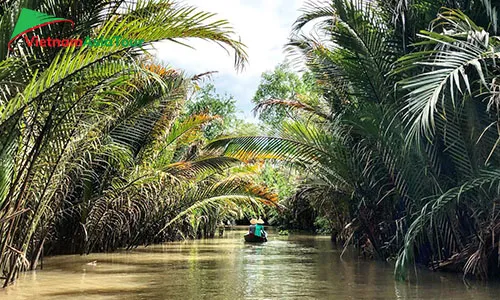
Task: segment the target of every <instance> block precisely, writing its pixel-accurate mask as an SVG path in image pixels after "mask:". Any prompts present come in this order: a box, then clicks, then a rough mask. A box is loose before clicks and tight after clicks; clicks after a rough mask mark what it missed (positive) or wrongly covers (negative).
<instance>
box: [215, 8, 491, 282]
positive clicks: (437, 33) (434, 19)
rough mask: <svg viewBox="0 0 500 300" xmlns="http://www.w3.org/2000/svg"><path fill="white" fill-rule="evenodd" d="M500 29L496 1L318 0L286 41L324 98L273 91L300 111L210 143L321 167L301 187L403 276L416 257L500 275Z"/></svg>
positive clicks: (340, 228) (345, 235)
mask: <svg viewBox="0 0 500 300" xmlns="http://www.w3.org/2000/svg"><path fill="white" fill-rule="evenodd" d="M442 6H445V7H448V8H442ZM311 23H312V24H314V28H316V30H317V31H318V32H317V33H316V34H314V33H313V34H308V33H305V32H304V31H303V30H302V29H303V28H304V27H305V26H308V25H309V24H311ZM498 29H499V26H498V8H496V7H495V6H494V3H493V2H492V1H488V0H482V1H446V0H443V1H426V0H412V1H408V0H404V1H403V0H391V1H368V0H366V1H362V0H331V1H326V2H321V3H319V2H318V3H317V2H314V1H312V2H309V3H308V5H307V6H306V7H305V8H304V11H303V14H302V15H301V16H300V17H299V18H298V19H297V21H296V23H295V26H294V29H293V33H292V37H291V40H290V42H289V44H288V46H287V50H288V51H289V52H290V54H291V55H293V56H294V57H296V58H297V59H300V60H302V62H303V63H305V64H306V65H307V68H308V70H309V72H311V73H312V74H313V76H314V77H315V79H316V83H317V88H318V89H320V90H321V94H322V97H319V99H318V101H314V99H312V100H313V101H310V102H309V103H308V99H307V98H306V99H301V101H300V102H301V104H299V103H297V101H294V99H290V101H275V102H274V103H270V105H268V106H269V107H270V106H280V107H282V106H284V107H286V109H295V110H297V111H301V114H299V115H298V116H300V118H298V119H297V118H295V119H291V120H288V121H287V122H284V124H283V125H282V126H281V128H280V130H279V132H277V133H276V134H275V135H273V136H245V137H230V138H221V139H218V140H216V141H214V142H212V143H211V144H210V145H209V148H210V149H221V150H223V151H224V154H225V156H226V157H233V158H239V159H242V160H245V161H247V160H252V159H270V160H274V161H284V162H286V163H288V164H291V165H293V166H294V167H296V168H297V169H298V170H301V172H303V173H304V174H309V176H307V180H305V181H304V182H303V183H302V186H301V187H299V189H298V191H299V192H298V193H299V194H298V195H301V196H304V195H305V194H306V195H307V197H309V199H311V200H310V201H314V202H315V203H316V204H315V206H316V207H323V208H324V211H323V212H322V215H323V216H324V218H325V219H326V220H329V221H330V222H331V224H332V227H333V228H334V232H333V233H334V235H335V236H336V237H337V238H338V239H340V240H345V241H346V244H349V243H351V242H352V243H355V244H357V245H359V246H360V247H361V248H362V249H365V250H368V251H370V252H372V253H373V255H374V256H376V257H378V258H380V259H394V260H396V270H395V274H396V275H397V277H399V278H405V277H406V276H407V274H408V272H409V270H412V268H411V266H412V265H413V264H414V263H418V264H423V265H425V266H427V267H429V268H432V269H453V270H461V271H463V272H464V274H473V275H475V276H478V277H481V278H487V277H488V276H491V275H493V274H498V273H500V269H499V268H498V265H499V256H498V249H499V242H498V241H499V240H500V219H499V216H500V214H498V211H499V208H498V206H497V204H498V201H499V200H500V198H499V196H500V165H499V164H500V155H499V153H500V150H499V147H498V146H499V143H500V126H499V123H498V122H499V120H500V114H499V98H498V91H499V90H500V89H499V86H498V76H499V74H500V70H499V68H498V65H499V64H498V57H499V55H500V43H499V38H498V36H497V34H498ZM283 100H286V99H283ZM264 109H266V108H264ZM313 199H314V200H313Z"/></svg>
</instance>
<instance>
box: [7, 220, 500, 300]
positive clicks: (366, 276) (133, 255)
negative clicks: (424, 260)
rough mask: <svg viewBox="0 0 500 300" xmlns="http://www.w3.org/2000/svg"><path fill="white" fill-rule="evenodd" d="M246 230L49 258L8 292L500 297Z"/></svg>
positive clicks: (295, 238) (446, 277)
mask: <svg viewBox="0 0 500 300" xmlns="http://www.w3.org/2000/svg"><path fill="white" fill-rule="evenodd" d="M243 234H244V229H241V228H240V229H239V230H232V231H226V232H225V234H224V237H222V238H215V239H207V240H196V241H184V242H176V243H168V244H164V245H155V246H149V247H146V248H139V249H135V250H133V251H128V252H127V251H121V252H116V253H112V254H92V255H87V256H79V255H71V256H56V257H50V258H46V259H45V261H44V269H43V270H39V271H36V272H28V273H25V274H22V276H21V278H20V279H19V280H18V281H17V282H16V283H15V284H14V285H12V286H10V287H8V288H7V289H5V290H0V299H12V300H20V299H72V300H80V299H120V300H125V299H154V300H156V299H259V300H262V299H468V300H471V299H499V298H500V283H488V284H483V283H477V282H473V283H470V282H469V283H468V284H466V283H464V282H463V281H462V279H461V276H458V275H456V274H443V273H433V272H427V271H421V272H420V273H419V276H418V281H416V282H412V283H410V284H409V283H401V282H395V281H394V278H393V273H392V271H393V267H392V265H391V264H389V263H384V262H376V261H371V260H364V259H362V258H359V257H358V256H357V255H356V253H355V252H351V253H348V254H347V255H345V256H344V257H343V259H341V258H340V253H341V251H340V250H339V249H337V248H336V247H334V246H333V245H332V244H331V242H330V240H329V238H328V237H323V236H306V235H290V236H284V237H281V236H278V235H276V234H273V233H271V235H270V240H269V242H267V243H265V244H245V243H244V241H243V237H242V236H243ZM93 261H96V263H95V264H90V265H89V264H88V263H89V262H93Z"/></svg>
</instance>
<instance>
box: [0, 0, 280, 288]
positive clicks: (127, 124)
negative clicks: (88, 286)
mask: <svg viewBox="0 0 500 300" xmlns="http://www.w3.org/2000/svg"><path fill="white" fill-rule="evenodd" d="M0 6H1V7H0V8H1V9H0V11H1V13H2V14H1V17H0V27H1V29H2V30H1V32H2V35H1V36H0V57H1V58H0V77H1V80H0V82H1V83H0V84H1V87H0V90H1V91H2V92H1V93H0V94H1V95H0V170H1V172H0V232H1V233H0V270H1V272H2V277H3V278H5V284H4V285H7V284H8V283H10V282H12V281H13V280H14V279H15V278H16V275H17V274H18V273H19V272H20V271H22V270H24V269H26V268H35V267H36V265H37V261H38V258H39V257H40V256H41V255H42V252H43V251H44V250H43V249H44V245H45V243H46V242H47V241H51V244H52V245H55V244H57V241H56V240H55V239H56V238H68V236H67V235H66V234H76V237H74V240H77V242H75V243H73V244H72V246H71V247H73V248H72V250H71V249H65V250H64V251H75V252H77V251H82V249H85V250H87V251H90V250H105V249H112V248H116V247H119V246H124V245H125V246H134V245H137V244H140V243H144V242H146V241H145V240H146V239H148V238H149V237H150V236H152V234H150V235H149V236H148V237H145V238H142V239H137V237H138V236H140V235H141V231H140V230H139V229H138V228H142V226H140V225H138V224H139V223H138V222H143V224H144V223H146V222H149V224H150V225H149V227H147V228H148V230H156V232H155V234H157V233H158V231H159V230H160V229H161V228H158V227H161V224H165V223H166V222H168V219H161V218H165V217H166V216H169V217H168V218H173V217H174V216H175V214H176V213H179V212H181V211H182V210H184V209H186V208H188V207H189V206H190V205H191V206H192V205H193V203H195V202H196V201H202V200H204V199H210V197H212V198H213V197H217V196H218V197H220V199H219V200H221V201H222V200H226V201H225V203H228V202H227V200H228V199H230V198H231V197H224V195H225V194H224V191H226V192H230V194H231V195H234V194H236V193H237V188H236V187H235V186H234V185H233V188H232V189H231V188H229V186H228V188H227V189H226V190H224V189H216V190H214V191H213V194H208V195H207V196H205V197H202V196H200V197H194V196H192V197H189V201H190V202H189V201H187V203H185V202H179V200H177V202H175V201H172V202H170V201H169V199H168V198H167V197H166V196H165V195H166V194H167V195H168V193H166V192H164V191H162V190H161V189H163V188H165V186H166V185H167V186H168V185H169V182H170V185H172V182H171V181H170V180H177V181H179V180H180V179H182V178H183V177H182V176H185V175H183V174H186V173H187V174H190V176H194V175H199V176H201V174H205V176H207V174H210V172H211V173H212V175H211V176H215V175H214V174H215V173H217V172H220V171H221V170H222V169H225V168H227V167H229V166H232V165H234V164H235V163H236V162H235V161H234V160H228V159H220V158H212V159H210V158H206V159H202V158H200V159H199V160H197V161H195V162H192V163H188V162H184V167H183V168H182V169H181V170H179V168H180V166H181V165H171V166H170V165H169V164H161V163H160V164H159V165H157V166H154V163H153V162H152V161H148V159H147V158H148V155H151V153H153V154H154V155H157V156H164V157H167V156H168V153H167V154H165V153H166V152H169V151H170V150H169V149H168V147H169V143H173V142H174V141H175V140H176V139H178V138H179V136H182V135H183V134H182V133H183V131H182V130H191V129H189V128H196V126H199V125H200V124H202V123H204V122H207V121H210V120H209V118H206V117H203V116H198V117H194V118H193V119H190V120H188V123H189V124H184V125H182V124H175V119H176V115H177V114H178V108H176V107H175V106H176V105H179V103H182V99H183V98H184V97H185V95H186V90H187V89H188V88H189V85H190V79H189V78H186V77H185V76H183V75H181V74H179V72H176V71H174V70H172V69H168V68H164V67H158V66H156V65H155V64H152V63H151V62H150V61H149V59H148V58H147V57H148V54H147V50H148V49H149V48H150V47H151V46H152V45H153V44H154V43H156V42H159V41H165V40H166V41H174V42H180V43H184V41H183V40H185V39H189V38H199V39H204V40H209V41H213V42H216V43H218V44H220V45H222V46H223V47H228V48H230V49H232V50H234V53H235V66H236V67H237V68H240V67H242V66H243V64H244V62H245V61H246V53H245V50H244V46H243V44H241V42H239V41H237V40H235V39H233V38H232V36H233V31H232V29H231V28H230V27H229V25H228V23H227V22H226V21H224V20H213V17H214V14H210V13H205V12H198V11H197V10H196V9H194V8H193V7H189V6H184V5H179V4H177V3H175V2H173V1H169V0H166V1H140V2H137V1H121V0H120V1H108V0H95V1H72V0H69V1H57V2H55V1H44V0H40V1H30V2H29V3H25V2H24V1H9V2H3V3H2V4H0ZM22 7H27V8H30V9H35V10H39V11H43V12H47V13H49V14H53V15H56V16H58V17H65V18H69V19H71V20H73V21H74V22H75V24H76V26H75V28H74V30H73V29H71V28H69V27H65V26H64V25H63V24H61V25H60V26H59V25H58V24H56V25H53V26H51V27H44V28H42V29H38V30H39V31H38V32H37V34H40V35H44V34H47V33H51V34H55V33H57V34H59V35H60V36H61V37H83V36H87V35H89V36H91V37H100V38H110V37H113V36H125V37H131V38H134V39H137V40H143V41H144V44H143V47H140V48H139V47H132V46H121V45H113V46H109V47H81V48H77V47H69V48H64V49H57V48H44V49H41V48H35V47H33V48H30V47H27V46H26V45H24V44H22V43H17V44H16V45H15V46H14V49H13V50H12V51H7V49H8V48H7V43H8V41H9V37H10V34H9V33H10V32H11V31H12V30H13V27H14V23H13V20H15V19H16V17H17V16H18V15H19V13H20V10H21V8H22ZM183 126H184V127H183ZM183 128H184V129H183ZM186 128H187V129H186ZM164 139H165V140H164ZM159 141H162V142H159ZM155 143H156V148H155V147H154V145H155ZM160 147H165V148H167V150H165V151H164V149H159V148H160ZM148 151H149V152H148ZM155 153H156V154H155ZM162 162H163V161H162ZM164 162H171V163H172V161H171V160H169V159H165V160H164ZM162 168H163V169H162ZM176 170H177V171H176ZM207 172H208V173H207ZM206 173H207V174H206ZM179 176H180V177H179ZM195 177H196V176H195ZM195 182H196V181H195ZM200 182H201V183H204V182H205V181H203V180H202V181H200ZM186 184H187V185H192V184H193V183H191V181H188V183H186ZM240 186H241V187H242V188H240V191H241V193H240V194H239V195H241V196H242V195H246V198H245V199H247V200H248V199H250V200H251V199H265V198H266V197H267V198H269V199H272V194H265V193H264V194H262V193H261V194H256V193H255V191H248V190H247V189H244V188H243V187H244V185H238V186H237V187H240ZM155 189H156V190H155ZM242 189H243V190H242ZM185 190H187V188H186V186H185V185H181V186H179V189H171V190H170V191H171V192H173V193H179V192H183V191H185ZM153 192H156V194H155V193H153ZM252 195H255V196H256V198H252V197H249V196H252ZM235 197H236V196H235ZM236 198H238V197H236ZM181 200H182V199H181ZM214 201H215V200H214ZM251 201H254V200H251ZM208 202H210V201H208ZM215 202H216V203H220V201H219V202H217V201H215ZM175 203H178V204H180V205H181V206H178V207H177V208H175V205H176V204H175ZM189 203H190V204H189ZM210 203H211V202H210ZM231 203H234V202H231ZM186 206H187V207H186ZM171 207H174V208H173V209H171ZM155 209H156V210H157V211H156V214H154V211H152V210H155ZM162 209H163V211H161V210H162ZM167 209H170V211H169V212H166V210H167ZM191 211H194V210H193V209H191ZM146 212H147V213H150V214H147V213H146ZM152 215H154V216H155V217H156V218H157V220H158V223H156V224H154V223H153V222H154V220H150V219H148V218H150V217H151V216H152ZM75 216H78V218H77V219H76V220H75V219H74V217H75ZM72 222H75V223H72ZM162 222H163V223H162ZM75 224H76V226H75ZM61 226H62V227H61ZM108 226H115V228H118V229H117V230H116V232H115V231H113V232H112V233H110V234H111V238H110V239H109V240H107V241H106V242H103V241H105V240H106V239H107V238H108V237H110V235H109V234H108V232H105V231H106V229H104V228H108ZM155 226H156V229H155ZM65 227H67V228H68V229H71V228H73V229H74V228H75V227H76V228H78V231H76V232H75V231H64V232H63V231H61V230H60V228H65ZM82 233H83V234H82ZM80 238H81V239H80ZM165 238H166V237H165V236H164V237H163V240H164V239H165ZM168 238H171V237H170V236H169V237H168ZM156 240H161V239H156ZM59 241H60V240H59ZM59 246H60V245H59Z"/></svg>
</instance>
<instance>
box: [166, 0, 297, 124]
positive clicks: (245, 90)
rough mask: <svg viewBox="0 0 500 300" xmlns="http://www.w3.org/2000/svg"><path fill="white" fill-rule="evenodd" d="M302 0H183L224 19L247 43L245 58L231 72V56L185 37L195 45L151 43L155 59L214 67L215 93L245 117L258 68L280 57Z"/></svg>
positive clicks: (193, 70)
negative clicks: (232, 102)
mask: <svg viewBox="0 0 500 300" xmlns="http://www.w3.org/2000/svg"><path fill="white" fill-rule="evenodd" d="M303 2H304V0H187V1H184V3H186V4H188V5H193V6H195V7H198V8H199V9H200V10H203V11H208V12H214V13H217V17H216V18H218V19H227V20H228V21H229V22H230V24H231V25H232V26H233V28H234V31H235V32H236V34H237V35H239V36H240V38H241V41H242V42H243V43H244V44H245V45H246V46H247V52H248V55H249V63H248V65H247V66H246V67H245V69H244V70H243V71H242V72H240V73H237V72H236V71H235V70H234V66H233V56H230V55H228V53H227V52H226V51H224V50H223V49H221V47H220V46H218V45H216V44H211V43H209V42H205V41H195V40H191V41H188V44H189V45H191V46H193V47H194V48H195V49H194V50H193V49H189V48H186V47H183V46H180V45H176V44H173V43H169V42H164V43H161V44H159V45H157V46H156V48H157V52H156V55H157V57H158V58H159V59H161V60H163V61H165V62H166V63H169V64H170V65H172V66H173V67H175V68H180V69H184V70H186V71H187V72H188V73H190V74H198V73H203V72H206V71H218V74H217V75H216V76H215V77H214V81H215V85H216V87H217V89H218V91H219V92H222V93H224V92H227V93H229V94H231V95H233V96H234V97H235V98H236V99H237V104H238V106H239V109H240V110H242V111H243V115H244V116H245V117H251V113H250V110H251V108H252V105H251V98H252V97H253V94H254V93H255V90H256V89H257V86H258V83H259V80H260V75H261V73H262V72H265V71H267V70H272V69H273V68H274V67H275V66H276V65H277V64H278V63H280V62H281V61H283V59H284V58H285V55H284V54H283V46H284V45H285V43H286V42H287V38H288V36H289V34H290V30H291V27H292V24H293V22H294V21H295V19H296V18H297V17H298V16H299V14H300V13H299V11H298V10H299V9H300V8H301V7H302V4H303Z"/></svg>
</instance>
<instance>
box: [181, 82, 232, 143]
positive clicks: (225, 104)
mask: <svg viewBox="0 0 500 300" xmlns="http://www.w3.org/2000/svg"><path fill="white" fill-rule="evenodd" d="M235 103H236V100H234V98H233V97H232V96H229V95H220V94H218V93H217V91H216V89H215V86H214V85H213V84H212V83H209V84H207V85H205V86H203V87H201V88H200V90H199V91H198V92H197V93H196V96H195V97H194V99H192V100H191V101H188V103H187V105H186V112H185V116H187V117H189V116H191V115H193V114H206V115H210V116H213V117H218V120H216V121H214V122H211V123H210V124H207V125H206V126H205V127H204V136H205V138H206V139H208V140H212V139H214V138H216V137H218V136H220V135H222V134H225V133H226V132H225V131H227V130H228V129H229V128H230V126H231V125H233V123H234V122H235V120H236V104H235Z"/></svg>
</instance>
